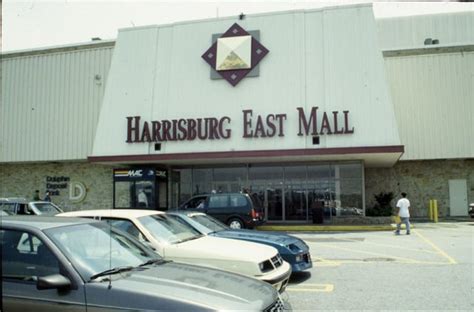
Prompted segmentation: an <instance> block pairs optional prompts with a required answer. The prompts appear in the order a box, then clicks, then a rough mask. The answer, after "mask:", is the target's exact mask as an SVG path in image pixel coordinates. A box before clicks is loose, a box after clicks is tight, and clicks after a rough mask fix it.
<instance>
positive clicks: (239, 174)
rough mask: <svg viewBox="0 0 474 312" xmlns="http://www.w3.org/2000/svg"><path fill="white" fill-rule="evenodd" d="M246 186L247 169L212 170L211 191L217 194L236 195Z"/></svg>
mask: <svg viewBox="0 0 474 312" xmlns="http://www.w3.org/2000/svg"><path fill="white" fill-rule="evenodd" d="M246 185H247V168H246V167H240V168H239V167H237V168H214V170H213V182H212V189H213V190H215V191H216V192H217V193H238V192H240V191H242V189H243V188H244V187H245V186H246Z"/></svg>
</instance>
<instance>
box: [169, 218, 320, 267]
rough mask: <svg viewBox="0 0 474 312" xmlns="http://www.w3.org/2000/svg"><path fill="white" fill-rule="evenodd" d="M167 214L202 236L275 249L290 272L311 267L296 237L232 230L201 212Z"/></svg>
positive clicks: (301, 243)
mask: <svg viewBox="0 0 474 312" xmlns="http://www.w3.org/2000/svg"><path fill="white" fill-rule="evenodd" d="M167 214H168V215H170V216H173V217H175V218H176V219H177V220H179V221H180V222H184V223H186V224H188V225H190V226H192V227H193V228H195V229H196V230H198V231H199V232H200V233H201V234H204V235H209V236H214V237H222V238H231V239H238V240H244V241H249V242H254V243H260V244H265V245H268V246H272V247H275V248H276V249H277V250H278V252H279V253H280V255H281V257H282V258H283V260H285V261H286V262H288V263H289V264H290V265H291V270H292V272H301V271H305V270H308V269H310V268H311V267H313V262H312V261H311V255H310V252H309V247H308V245H306V243H305V242H304V241H303V240H301V239H299V238H297V237H294V236H291V235H287V234H284V233H278V232H266V231H265V232H261V231H256V230H234V229H231V228H230V227H228V226H227V225H225V224H224V223H222V222H220V221H219V220H217V219H215V218H213V217H211V216H209V215H207V214H205V213H202V212H193V211H183V210H175V211H173V210H171V211H168V212H167Z"/></svg>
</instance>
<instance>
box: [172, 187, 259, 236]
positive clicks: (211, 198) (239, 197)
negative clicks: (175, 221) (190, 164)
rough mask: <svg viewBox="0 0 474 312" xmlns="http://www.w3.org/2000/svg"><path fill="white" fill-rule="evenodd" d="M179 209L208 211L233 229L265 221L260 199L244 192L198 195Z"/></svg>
mask: <svg viewBox="0 0 474 312" xmlns="http://www.w3.org/2000/svg"><path fill="white" fill-rule="evenodd" d="M178 209H182V210H197V211H201V212H204V213H207V214H209V215H211V216H213V217H214V218H216V219H218V220H220V221H221V222H224V223H225V224H227V225H229V227H230V228H232V229H242V228H253V227H254V226H257V225H260V224H263V223H264V216H263V207H262V205H261V203H260V201H259V199H258V198H257V197H256V196H252V195H249V194H244V193H217V194H204V195H197V196H194V197H192V198H191V199H189V200H188V201H186V202H185V203H184V204H182V205H181V206H179V208H178Z"/></svg>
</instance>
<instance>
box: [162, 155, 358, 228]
mask: <svg viewBox="0 0 474 312" xmlns="http://www.w3.org/2000/svg"><path fill="white" fill-rule="evenodd" d="M362 170H363V165H362V163H331V164H328V163H324V164H311V165H285V166H282V165H275V166H273V165H272V166H258V165H251V166H248V167H244V166H240V167H224V168H194V169H192V168H188V169H174V170H173V175H172V181H171V183H172V196H173V197H174V198H175V199H173V201H172V202H174V203H175V204H176V205H177V204H179V203H182V202H183V201H185V200H187V199H189V198H190V197H192V196H194V195H198V194H202V193H210V192H216V193H220V192H222V193H236V192H240V191H242V190H244V189H246V190H248V191H249V192H250V194H251V195H254V196H257V197H258V199H259V200H260V202H261V203H262V205H263V207H264V210H265V217H266V219H267V220H269V221H309V220H311V218H312V208H314V207H323V209H324V217H325V219H326V220H331V219H332V218H336V217H338V216H344V215H358V214H361V213H362V210H363V202H362V198H363V196H362V193H363V181H362V177H363V175H362Z"/></svg>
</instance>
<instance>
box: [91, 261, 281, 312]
mask: <svg viewBox="0 0 474 312" xmlns="http://www.w3.org/2000/svg"><path fill="white" fill-rule="evenodd" d="M112 278H113V280H112V281H111V283H110V286H111V287H108V285H109V282H108V281H102V282H93V283H88V284H87V286H86V287H87V300H88V305H89V304H90V305H92V306H94V305H101V306H108V307H111V306H117V307H122V308H129V309H133V310H135V309H136V310H158V309H159V310H185V309H188V310H189V309H193V310H195V309H197V308H199V309H213V310H214V309H216V310H231V309H232V310H259V311H261V310H263V309H265V308H266V307H268V306H270V305H271V304H272V303H273V302H274V301H275V300H277V298H278V294H277V292H276V291H275V290H274V289H273V287H271V285H269V284H267V283H264V282H260V281H258V280H255V279H253V278H248V277H245V276H241V275H237V274H233V273H229V272H225V271H220V270H213V269H207V268H204V267H199V266H194V265H185V264H179V263H173V262H168V263H164V264H160V265H154V266H148V267H146V268H144V269H140V270H134V271H130V272H126V273H123V274H120V275H118V274H116V275H112Z"/></svg>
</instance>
